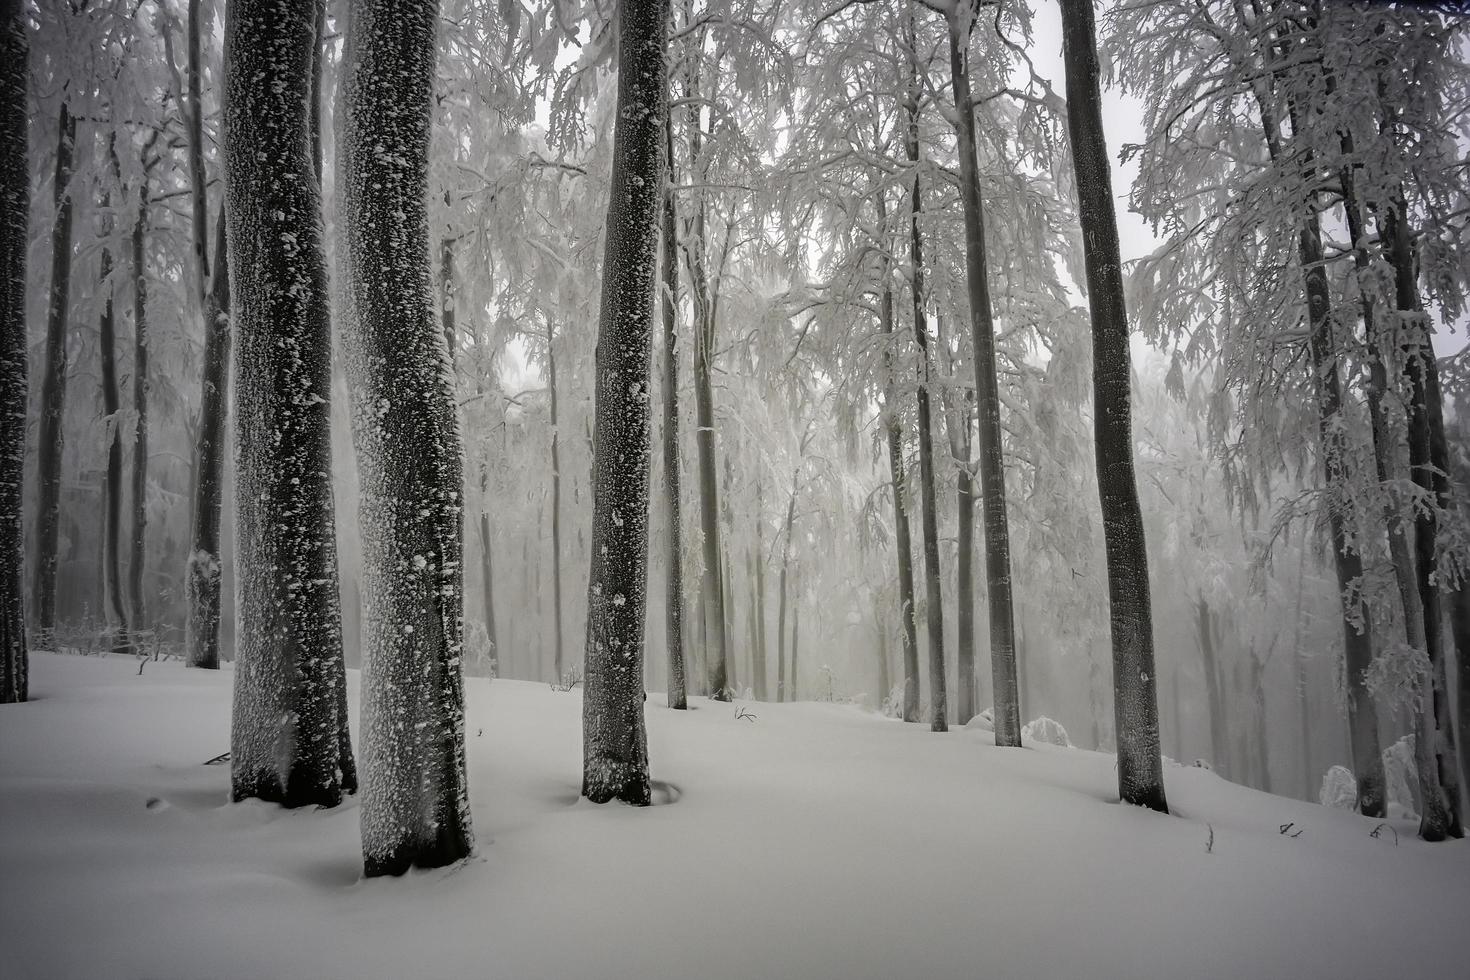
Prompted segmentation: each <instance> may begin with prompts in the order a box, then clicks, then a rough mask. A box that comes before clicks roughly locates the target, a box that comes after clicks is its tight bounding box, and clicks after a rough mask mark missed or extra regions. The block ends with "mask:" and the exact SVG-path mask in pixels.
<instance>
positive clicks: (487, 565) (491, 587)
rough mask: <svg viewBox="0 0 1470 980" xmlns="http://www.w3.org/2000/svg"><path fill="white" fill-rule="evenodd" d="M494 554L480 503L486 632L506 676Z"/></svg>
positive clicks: (497, 671)
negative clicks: (497, 618) (497, 622)
mask: <svg viewBox="0 0 1470 980" xmlns="http://www.w3.org/2000/svg"><path fill="white" fill-rule="evenodd" d="M485 483H486V480H485V476H484V473H483V471H482V472H481V476H480V496H481V498H482V499H483V498H484V495H485ZM492 557H493V554H492V552H491V550H490V514H489V513H488V512H487V511H486V510H485V505H484V504H481V505H480V584H481V586H482V589H483V593H484V596H483V602H484V612H485V634H486V636H487V637H488V638H489V640H490V652H491V654H492V655H493V656H494V657H495V676H496V677H504V676H505V668H506V664H505V659H504V657H503V655H502V654H501V650H500V643H499V640H498V639H497V633H496V632H495V566H494V563H493V561H492Z"/></svg>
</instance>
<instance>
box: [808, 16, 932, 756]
mask: <svg viewBox="0 0 1470 980" xmlns="http://www.w3.org/2000/svg"><path fill="white" fill-rule="evenodd" d="M913 26H914V25H913V20H912V16H911V17H910V20H909V37H908V40H909V45H910V47H911V48H912V46H913V43H914V30H913ZM905 109H906V111H907V115H908V132H907V138H906V139H905V141H904V149H905V150H906V151H907V153H908V160H909V164H910V165H911V166H912V167H913V168H914V184H913V188H912V189H911V190H910V192H909V264H910V269H911V271H910V276H911V278H910V292H911V294H912V297H913V306H914V340H915V342H916V343H917V344H918V348H919V385H918V401H919V496H920V498H921V501H922V508H923V509H922V513H921V517H920V523H919V527H920V531H921V533H922V536H923V545H924V595H925V602H924V612H925V619H926V621H927V626H928V628H927V629H926V631H925V634H926V637H927V639H928V641H929V728H930V730H931V731H936V732H943V731H948V729H949V722H948V716H949V706H948V702H947V699H946V696H945V694H946V692H945V678H944V594H943V587H942V585H941V579H940V573H939V515H938V513H937V512H936V506H935V497H936V495H935V492H934V424H933V420H932V418H931V417H930V415H931V413H930V410H929V376H930V367H931V362H930V357H929V321H928V317H927V316H926V315H925V313H924V299H925V297H924V242H923V237H922V236H921V234H920V232H919V215H920V214H921V213H923V210H924V208H923V198H922V196H921V192H920V186H919V166H920V159H919V95H918V82H917V79H916V78H915V79H914V80H913V82H912V84H911V86H910V89H909V94H908V98H907V100H906V102H905ZM794 645H795V644H793V646H794ZM794 660H795V657H794V656H793V662H794Z"/></svg>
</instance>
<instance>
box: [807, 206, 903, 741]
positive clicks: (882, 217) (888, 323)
mask: <svg viewBox="0 0 1470 980" xmlns="http://www.w3.org/2000/svg"><path fill="white" fill-rule="evenodd" d="M877 206H878V227H879V228H880V229H883V233H884V234H886V233H887V232H886V228H887V225H888V207H887V202H886V201H885V199H884V195H883V193H882V192H880V193H879V194H878V198H877ZM882 269H883V295H882V299H881V301H880V306H879V311H878V317H879V327H880V328H881V329H882V331H883V336H884V339H885V340H886V341H887V346H886V347H885V348H884V353H883V370H884V390H883V433H884V439H885V441H886V443H887V448H888V475H889V479H890V481H891V482H892V485H893V548H894V551H895V552H896V553H897V555H898V615H899V621H900V629H899V645H900V647H901V653H902V657H903V720H904V721H918V720H919V638H918V627H917V624H916V623H915V621H914V620H915V606H914V551H913V544H912V542H911V541H910V540H909V510H908V493H907V483H906V482H905V480H904V466H903V426H902V424H901V423H900V421H899V416H898V411H899V410H898V371H897V369H896V367H895V366H894V361H895V354H896V352H895V350H894V345H895V344H896V343H897V339H898V335H897V334H896V333H895V332H894V325H893V288H892V286H891V285H890V283H889V281H888V260H887V259H886V258H885V259H884V261H883V264H882ZM783 591H784V590H783Z"/></svg>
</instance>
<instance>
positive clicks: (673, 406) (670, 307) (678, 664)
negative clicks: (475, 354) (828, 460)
mask: <svg viewBox="0 0 1470 980" xmlns="http://www.w3.org/2000/svg"><path fill="white" fill-rule="evenodd" d="M664 153H665V158H666V159H665V163H666V165H667V166H668V169H669V174H668V183H669V186H668V188H667V189H666V190H665V192H664V200H663V208H662V214H661V221H662V235H663V252H662V257H661V262H662V271H663V290H662V293H661V295H660V300H661V301H660V304H659V309H660V311H661V313H662V319H663V334H664V349H663V369H664V390H663V395H664V400H663V407H664V417H663V466H664V513H665V516H666V517H667V519H668V523H669V546H668V551H667V552H666V554H665V558H666V564H665V574H664V642H665V644H666V645H667V647H668V656H669V680H668V684H667V687H668V689H669V690H668V701H669V707H670V708H675V709H677V710H680V711H682V710H684V709H686V708H688V707H689V691H688V683H687V682H686V679H685V676H684V517H683V514H682V512H681V510H680V504H679V495H680V492H681V490H680V479H679V321H678V310H679V240H678V235H679V233H678V227H677V223H676V221H675V218H676V215H675V213H674V187H673V185H674V129H673V118H672V116H665V118H664Z"/></svg>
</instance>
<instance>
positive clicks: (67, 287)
mask: <svg viewBox="0 0 1470 980" xmlns="http://www.w3.org/2000/svg"><path fill="white" fill-rule="evenodd" d="M76 135H77V121H76V118H75V117H73V116H72V114H71V106H70V103H69V102H65V101H63V102H62V104H61V117H60V119H59V121H58V122H57V139H56V172H55V178H54V181H53V184H52V190H53V196H52V200H53V203H54V205H55V211H56V222H55V224H53V225H52V227H51V291H50V299H49V302H48V305H47V308H46V361H45V367H44V369H43V373H42V375H41V424H40V437H39V439H38V440H37V454H38V457H39V461H38V464H37V468H36V469H37V472H36V478H37V482H38V483H39V484H40V497H39V500H38V501H37V504H36V524H37V530H36V562H35V585H34V587H33V594H32V596H31V601H32V602H33V603H35V611H36V626H35V629H36V635H37V640H38V642H39V643H40V644H41V645H42V646H43V647H46V646H49V645H50V644H51V638H52V635H53V633H54V632H55V630H56V558H57V555H56V550H57V547H58V546H59V543H60V533H61V458H62V438H63V426H62V420H63V418H62V417H63V415H64V413H65V411H66V374H67V353H66V338H67V334H68V333H69V332H70V331H69V330H68V322H67V312H68V309H69V307H70V303H71V253H72V241H71V222H72V210H73V208H72V196H71V186H70V185H71V175H72V153H73V151H74V150H75V148H76Z"/></svg>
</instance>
